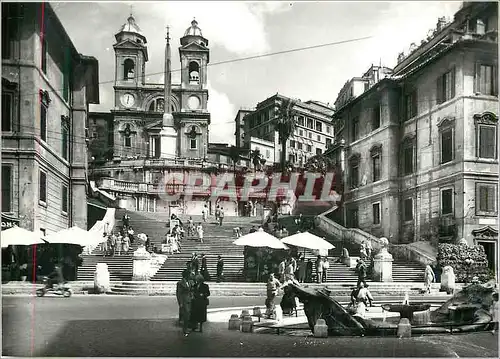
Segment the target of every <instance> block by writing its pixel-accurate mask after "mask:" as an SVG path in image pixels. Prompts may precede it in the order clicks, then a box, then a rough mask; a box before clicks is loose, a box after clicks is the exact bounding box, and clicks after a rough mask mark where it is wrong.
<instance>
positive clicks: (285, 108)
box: [276, 99, 297, 172]
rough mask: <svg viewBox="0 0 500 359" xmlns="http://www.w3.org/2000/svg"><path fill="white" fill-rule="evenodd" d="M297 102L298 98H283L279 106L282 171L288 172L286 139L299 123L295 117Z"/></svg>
mask: <svg viewBox="0 0 500 359" xmlns="http://www.w3.org/2000/svg"><path fill="white" fill-rule="evenodd" d="M296 103H297V101H296V100H292V99H282V100H281V104H280V105H279V107H278V111H277V113H276V115H277V123H276V129H277V130H278V136H279V137H278V138H279V143H281V158H280V162H281V171H282V172H287V165H286V141H288V139H289V138H290V136H292V134H293V132H294V131H295V127H296V125H297V122H296V119H295V113H296V110H294V106H295V104H296Z"/></svg>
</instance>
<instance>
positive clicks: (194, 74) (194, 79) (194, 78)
mask: <svg viewBox="0 0 500 359" xmlns="http://www.w3.org/2000/svg"><path fill="white" fill-rule="evenodd" d="M189 83H190V84H199V83H200V65H198V63H197V62H195V61H192V62H190V63H189Z"/></svg>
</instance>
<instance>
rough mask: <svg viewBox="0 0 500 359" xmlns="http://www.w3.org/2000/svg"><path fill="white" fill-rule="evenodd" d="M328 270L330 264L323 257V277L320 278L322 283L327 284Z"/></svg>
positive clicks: (326, 258)
mask: <svg viewBox="0 0 500 359" xmlns="http://www.w3.org/2000/svg"><path fill="white" fill-rule="evenodd" d="M328 269H330V263H329V262H328V257H324V258H323V277H322V282H323V283H326V282H327V278H328V276H327V273H328Z"/></svg>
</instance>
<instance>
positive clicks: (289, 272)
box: [285, 260, 295, 282]
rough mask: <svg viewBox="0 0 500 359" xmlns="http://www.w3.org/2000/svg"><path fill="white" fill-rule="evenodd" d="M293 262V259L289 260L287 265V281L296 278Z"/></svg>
mask: <svg viewBox="0 0 500 359" xmlns="http://www.w3.org/2000/svg"><path fill="white" fill-rule="evenodd" d="M293 269H294V268H293V263H292V261H291V260H288V261H287V264H286V266H285V282H287V281H293V280H294V279H295V277H294V275H293V272H294V270H293Z"/></svg>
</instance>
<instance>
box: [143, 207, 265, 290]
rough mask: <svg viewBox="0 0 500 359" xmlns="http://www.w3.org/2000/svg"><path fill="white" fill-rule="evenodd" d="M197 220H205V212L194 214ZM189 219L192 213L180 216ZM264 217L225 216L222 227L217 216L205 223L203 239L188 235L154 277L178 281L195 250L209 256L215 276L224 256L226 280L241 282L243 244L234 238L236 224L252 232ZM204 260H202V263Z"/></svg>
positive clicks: (182, 218) (153, 279)
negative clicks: (238, 243)
mask: <svg viewBox="0 0 500 359" xmlns="http://www.w3.org/2000/svg"><path fill="white" fill-rule="evenodd" d="M191 217H192V219H193V221H194V223H195V224H197V223H199V222H202V218H201V216H191ZM180 219H181V220H182V221H183V222H185V221H187V220H188V219H189V216H180ZM259 223H260V221H259V220H258V219H256V218H255V217H253V218H249V217H230V218H225V219H224V222H223V225H222V227H221V226H218V225H217V223H216V222H215V220H214V219H213V218H210V219H209V220H208V221H207V222H206V223H203V229H204V236H203V243H200V242H199V241H198V239H197V238H184V239H183V240H182V241H181V253H178V254H173V255H170V256H169V258H168V259H167V260H166V262H165V263H164V264H163V266H162V267H161V268H160V269H159V270H158V272H157V273H156V275H155V276H154V277H153V278H152V279H151V280H152V281H177V280H179V279H180V278H181V275H182V271H183V270H184V268H186V262H187V261H188V260H190V258H191V255H192V254H193V253H197V254H198V255H201V254H205V256H206V257H207V266H208V272H209V273H210V275H211V277H212V280H215V276H216V273H217V257H218V255H221V256H222V259H223V260H224V278H225V281H229V282H238V281H242V280H243V276H242V270H243V263H244V257H243V247H239V246H235V245H234V244H232V242H233V241H234V240H235V238H234V237H233V228H234V227H241V228H242V230H243V232H244V233H248V231H249V229H250V228H251V226H252V225H256V226H257V225H258V224H259ZM200 264H201V263H200Z"/></svg>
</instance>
